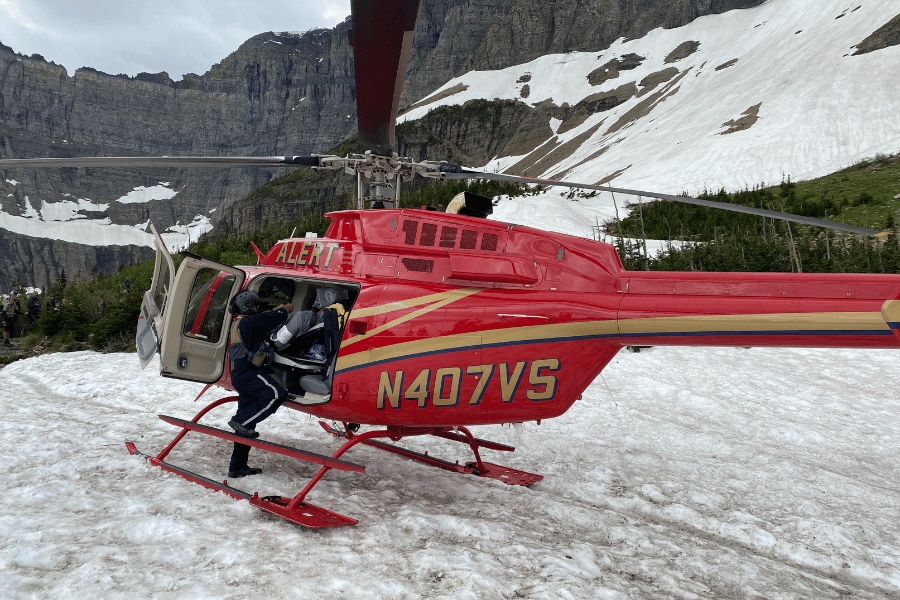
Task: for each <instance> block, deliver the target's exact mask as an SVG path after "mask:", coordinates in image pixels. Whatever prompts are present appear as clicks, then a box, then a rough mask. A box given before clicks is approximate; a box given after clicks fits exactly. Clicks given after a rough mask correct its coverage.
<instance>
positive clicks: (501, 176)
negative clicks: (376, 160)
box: [441, 164, 880, 235]
mask: <svg viewBox="0 0 900 600" xmlns="http://www.w3.org/2000/svg"><path fill="white" fill-rule="evenodd" d="M441 170H442V171H446V173H445V178H446V179H490V180H493V181H511V182H516V183H534V184H538V185H555V186H563V187H569V188H578V189H585V190H597V191H600V192H612V193H619V194H630V195H632V196H644V197H647V198H658V199H660V200H670V201H672V202H682V203H685V204H694V205H697V206H706V207H708V208H718V209H721V210H730V211H732V212H739V213H745V214H748V215H757V216H760V217H768V218H770V219H780V220H782V221H793V222H794V223H802V224H804V225H814V226H816V227H826V228H828V229H838V230H840V231H848V232H850V233H856V234H860V235H874V234H876V233H880V232H879V231H878V230H876V229H868V228H866V227H857V226H856V225H847V224H846V223H836V222H834V221H825V220H823V219H814V218H812V217H803V216H800V215H792V214H790V213H785V212H778V211H775V210H766V209H764V208H753V207H752V206H742V205H740V204H730V203H728V202H714V201H712V200H700V199H699V198H688V197H685V196H672V195H670V194H659V193H656V192H645V191H642V190H629V189H626V188H614V187H608V186H603V185H591V184H587V183H571V182H568V181H558V180H556V179H537V178H535V177H517V176H515V175H506V174H505V173H488V172H484V171H474V170H472V169H466V168H464V167H457V166H456V165H449V164H448V165H446V167H442V169H441Z"/></svg>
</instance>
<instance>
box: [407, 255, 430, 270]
mask: <svg viewBox="0 0 900 600" xmlns="http://www.w3.org/2000/svg"><path fill="white" fill-rule="evenodd" d="M403 266H404V267H406V270H407V271H415V272H416V273H431V272H432V271H434V261H433V260H424V259H422V258H404V259H403Z"/></svg>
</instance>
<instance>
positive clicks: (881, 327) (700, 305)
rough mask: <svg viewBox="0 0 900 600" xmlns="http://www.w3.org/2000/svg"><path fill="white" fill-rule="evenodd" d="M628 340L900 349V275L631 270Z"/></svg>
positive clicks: (625, 308)
mask: <svg viewBox="0 0 900 600" xmlns="http://www.w3.org/2000/svg"><path fill="white" fill-rule="evenodd" d="M627 289H628V292H627V294H626V295H625V297H624V298H623V300H622V303H621V305H620V309H619V314H618V318H619V332H620V335H621V340H622V341H623V342H624V343H625V344H628V345H641V344H648V345H672V346H794V347H866V348H896V347H900V276H894V275H849V274H790V273H758V274H751V273H743V274H741V276H740V277H736V276H735V275H734V274H728V273H663V272H653V273H635V272H632V273H630V278H629V279H628V284H627Z"/></svg>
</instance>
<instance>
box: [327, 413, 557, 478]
mask: <svg viewBox="0 0 900 600" xmlns="http://www.w3.org/2000/svg"><path fill="white" fill-rule="evenodd" d="M319 425H321V426H322V428H323V429H324V430H325V431H327V432H328V433H330V434H332V435H334V436H336V437H342V438H345V439H353V437H354V436H353V435H352V434H348V433H345V432H342V431H338V430H336V429H334V428H332V427H331V426H330V425H328V424H327V423H325V422H324V421H319ZM401 431H402V432H403V433H404V434H406V435H434V436H437V437H442V438H446V439H449V440H453V441H457V442H463V443H468V444H469V445H470V447H471V448H472V450H473V452H475V457H476V459H477V460H476V461H474V462H469V463H466V464H464V465H461V464H459V462H455V463H452V462H450V461H447V460H443V459H440V458H435V457H434V456H431V455H429V454H428V453H427V452H426V453H421V452H415V451H413V450H408V449H406V448H401V447H400V446H394V445H393V444H388V443H385V442H381V441H378V440H374V439H366V440H360V441H361V442H362V443H363V444H366V445H368V446H372V447H373V448H379V449H381V450H385V451H387V452H393V453H394V454H399V455H400V456H404V457H406V458H409V459H412V460H416V461H419V462H422V463H425V464H427V465H431V466H432V467H438V468H440V469H445V470H447V471H455V472H456V473H462V474H464V475H476V476H478V477H488V478H491V479H496V480H497V481H502V482H503V483H506V484H508V485H521V486H525V487H528V486H530V485H532V484H534V483H537V482H538V481H540V480H542V479H543V478H544V476H543V475H537V474H535V473H529V472H527V471H519V470H518V469H511V468H509V467H504V466H502V465H496V464H494V463H489V462H484V461H482V460H481V457H480V456H479V454H478V448H479V447H482V448H490V449H492V450H501V451H505V452H512V451H514V450H515V448H513V447H511V446H506V445H504V444H499V443H497V442H491V441H488V440H482V439H478V438H474V437H470V434H468V431H467V430H465V429H464V428H462V427H461V428H460V431H462V432H463V433H465V434H467V435H461V434H459V433H454V432H452V431H445V430H441V429H438V430H428V429H425V430H421V431H416V430H410V429H406V428H401ZM467 436H469V437H467Z"/></svg>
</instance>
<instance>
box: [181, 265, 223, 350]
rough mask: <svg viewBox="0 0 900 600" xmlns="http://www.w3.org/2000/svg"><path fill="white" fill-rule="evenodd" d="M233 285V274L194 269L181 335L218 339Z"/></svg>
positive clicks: (214, 340)
mask: <svg viewBox="0 0 900 600" xmlns="http://www.w3.org/2000/svg"><path fill="white" fill-rule="evenodd" d="M233 285H234V275H231V274H228V273H223V272H221V271H218V270H216V269H209V268H205V269H200V270H199V271H198V272H197V276H196V278H195V279H194V283H193V285H192V286H191V296H190V298H191V301H190V304H189V305H188V309H187V312H186V314H185V319H184V329H183V333H184V335H185V336H187V337H192V338H196V339H199V340H204V341H207V342H211V343H217V342H218V341H219V338H220V336H221V335H222V329H223V328H222V324H223V323H224V321H225V312H226V310H227V308H228V297H229V294H230V293H231V288H232V286H233Z"/></svg>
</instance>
